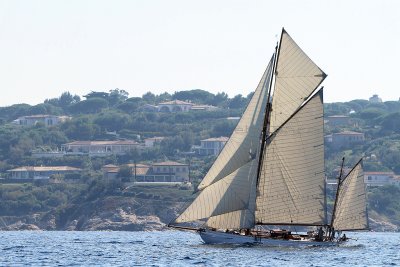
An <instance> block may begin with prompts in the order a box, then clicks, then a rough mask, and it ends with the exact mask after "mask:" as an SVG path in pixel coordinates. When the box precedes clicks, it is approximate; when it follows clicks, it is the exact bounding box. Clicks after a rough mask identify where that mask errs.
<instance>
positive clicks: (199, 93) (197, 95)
mask: <svg viewBox="0 0 400 267" xmlns="http://www.w3.org/2000/svg"><path fill="white" fill-rule="evenodd" d="M172 99H178V100H182V101H191V102H193V103H200V104H211V103H212V101H213V99H214V95H213V94H211V93H209V92H207V91H204V90H201V89H194V90H189V91H180V92H175V93H174V94H173V95H172Z"/></svg>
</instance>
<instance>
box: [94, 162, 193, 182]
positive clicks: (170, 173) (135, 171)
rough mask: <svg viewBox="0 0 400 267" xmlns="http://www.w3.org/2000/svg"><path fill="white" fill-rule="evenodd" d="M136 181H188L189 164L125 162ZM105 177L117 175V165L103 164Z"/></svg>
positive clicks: (109, 177) (110, 177) (112, 177)
mask: <svg viewBox="0 0 400 267" xmlns="http://www.w3.org/2000/svg"><path fill="white" fill-rule="evenodd" d="M126 166H128V167H130V168H131V170H132V178H133V180H134V181H136V182H161V183H184V182H188V181H189V165H188V164H183V163H179V162H174V161H166V162H158V163H153V164H152V165H147V164H127V165H126ZM102 170H103V174H104V177H105V178H108V179H114V178H116V177H117V174H118V171H119V167H117V166H115V165H105V166H103V168H102Z"/></svg>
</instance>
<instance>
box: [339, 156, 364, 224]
mask: <svg viewBox="0 0 400 267" xmlns="http://www.w3.org/2000/svg"><path fill="white" fill-rule="evenodd" d="M338 190H339V192H338V199H337V200H336V202H337V204H336V205H337V206H336V211H335V214H334V221H333V227H334V228H335V230H341V231H344V230H364V229H368V216H367V210H366V205H367V203H366V192H365V183H364V172H363V169H362V160H360V161H359V162H358V163H357V164H356V166H355V167H354V168H353V169H352V170H351V171H350V172H349V174H348V175H347V176H346V177H345V178H344V179H343V180H342V181H341V182H340V186H339V188H338Z"/></svg>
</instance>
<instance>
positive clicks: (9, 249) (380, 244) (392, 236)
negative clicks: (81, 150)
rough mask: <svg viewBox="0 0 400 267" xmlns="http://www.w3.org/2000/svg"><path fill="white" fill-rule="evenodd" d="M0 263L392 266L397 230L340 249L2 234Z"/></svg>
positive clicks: (359, 236)
mask: <svg viewBox="0 0 400 267" xmlns="http://www.w3.org/2000/svg"><path fill="white" fill-rule="evenodd" d="M0 234H1V242H0V266H55V265H57V266H190V265H194V266H330V267H331V266H396V265H398V264H400V256H399V254H398V245H399V244H400V233H376V232H371V233H354V234H352V236H354V238H355V239H354V240H351V241H350V242H348V243H346V244H345V245H341V246H338V247H307V248H284V247H265V246H262V245H244V246H230V245H218V246H216V245H206V244H203V243H202V241H201V239H200V238H199V236H198V235H197V234H196V233H188V232H180V231H166V232H150V233H149V232H42V231H41V232H29V231H21V232H0Z"/></svg>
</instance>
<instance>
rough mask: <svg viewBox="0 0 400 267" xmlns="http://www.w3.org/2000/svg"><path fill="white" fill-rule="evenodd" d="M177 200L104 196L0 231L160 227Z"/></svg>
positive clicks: (5, 221) (2, 224)
mask: <svg viewBox="0 0 400 267" xmlns="http://www.w3.org/2000/svg"><path fill="white" fill-rule="evenodd" d="M182 206H183V203H181V202H172V201H162V200H154V199H142V198H126V197H125V198H124V197H115V196H114V197H112V196H109V197H106V198H102V199H98V200H96V201H93V202H89V203H84V204H81V205H79V204H74V205H70V206H66V207H63V208H58V209H55V210H52V211H50V212H47V213H35V214H29V215H26V216H3V217H0V230H1V231H18V230H32V231H34V230H50V231H162V230H166V229H167V224H168V223H169V222H170V221H171V220H172V219H174V218H175V217H176V215H177V214H178V213H179V209H180V208H181V207H182ZM370 229H371V230H373V231H377V232H382V231H392V232H398V231H400V227H399V225H397V224H395V223H393V222H390V221H389V220H388V219H387V218H385V217H382V216H379V215H378V214H375V213H371V214H370Z"/></svg>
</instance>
